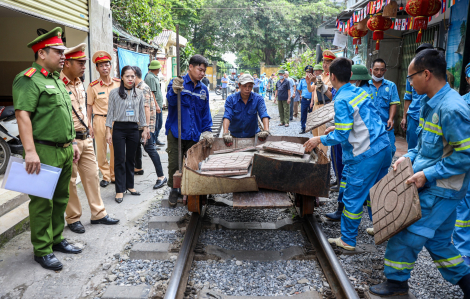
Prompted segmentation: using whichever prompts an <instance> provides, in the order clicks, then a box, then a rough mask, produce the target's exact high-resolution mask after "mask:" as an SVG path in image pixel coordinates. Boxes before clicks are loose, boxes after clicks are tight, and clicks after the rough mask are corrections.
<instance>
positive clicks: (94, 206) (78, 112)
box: [60, 44, 119, 234]
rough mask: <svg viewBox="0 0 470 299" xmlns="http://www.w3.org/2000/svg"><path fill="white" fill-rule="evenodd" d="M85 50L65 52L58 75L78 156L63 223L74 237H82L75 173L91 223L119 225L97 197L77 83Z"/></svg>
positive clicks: (96, 179) (83, 66)
mask: <svg viewBox="0 0 470 299" xmlns="http://www.w3.org/2000/svg"><path fill="white" fill-rule="evenodd" d="M85 47H86V45H85V44H80V45H78V46H76V47H73V48H70V49H67V50H66V51H65V53H64V54H65V63H64V68H63V69H62V72H61V73H60V79H61V80H62V82H64V84H65V89H66V90H67V92H68V94H69V96H70V99H71V101H72V118H73V124H74V127H75V132H76V137H75V141H76V142H77V146H78V149H79V152H80V159H79V160H78V162H76V163H73V168H72V177H71V179H70V186H69V189H70V197H69V202H68V204H67V208H66V210H65V214H66V216H65V220H66V221H67V226H68V227H69V228H70V230H71V231H73V232H74V233H78V234H83V233H84V232H85V227H84V226H83V225H82V223H81V222H80V217H81V216H82V206H81V204H80V199H79V198H78V194H77V184H76V181H77V173H79V174H80V178H81V179H82V184H83V189H84V190H85V194H86V196H87V198H88V204H89V205H90V209H91V223H92V224H117V223H118V222H119V220H117V219H112V218H110V217H109V216H108V214H107V213H106V209H105V208H104V204H103V200H102V199H101V195H100V187H99V183H100V179H99V176H98V163H97V162H96V156H95V151H94V149H93V139H91V138H90V136H89V135H88V127H87V126H86V123H87V117H86V108H85V105H86V103H85V99H86V96H85V88H84V86H83V83H82V81H81V80H80V77H81V76H83V74H84V72H85V69H86V63H87V60H88V58H86V54H85Z"/></svg>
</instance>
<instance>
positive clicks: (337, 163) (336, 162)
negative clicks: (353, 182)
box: [331, 144, 344, 180]
mask: <svg viewBox="0 0 470 299" xmlns="http://www.w3.org/2000/svg"><path fill="white" fill-rule="evenodd" d="M331 158H332V160H331V163H333V171H334V172H335V176H336V180H340V179H341V178H342V177H343V168H344V165H343V148H342V147H341V144H337V145H333V146H332V147H331Z"/></svg>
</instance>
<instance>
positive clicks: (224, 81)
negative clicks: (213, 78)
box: [220, 77, 229, 88]
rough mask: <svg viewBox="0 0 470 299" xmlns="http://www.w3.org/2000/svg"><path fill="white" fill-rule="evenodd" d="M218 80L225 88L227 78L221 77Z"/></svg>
mask: <svg viewBox="0 0 470 299" xmlns="http://www.w3.org/2000/svg"><path fill="white" fill-rule="evenodd" d="M220 82H221V83H222V88H227V83H228V82H229V79H228V78H224V77H222V79H221V80H220Z"/></svg>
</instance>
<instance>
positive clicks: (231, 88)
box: [215, 83, 237, 96]
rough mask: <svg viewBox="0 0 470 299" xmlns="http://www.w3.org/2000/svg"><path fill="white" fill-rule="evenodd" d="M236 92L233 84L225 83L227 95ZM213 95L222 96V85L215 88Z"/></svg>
mask: <svg viewBox="0 0 470 299" xmlns="http://www.w3.org/2000/svg"><path fill="white" fill-rule="evenodd" d="M236 91H237V89H236V87H235V83H227V93H228V94H233V93H235V92H236ZM215 94H216V95H218V96H220V95H221V94H222V85H217V86H216V87H215Z"/></svg>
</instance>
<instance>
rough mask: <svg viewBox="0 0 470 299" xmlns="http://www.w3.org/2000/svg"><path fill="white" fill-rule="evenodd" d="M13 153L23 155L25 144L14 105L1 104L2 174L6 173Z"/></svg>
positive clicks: (0, 163) (0, 160)
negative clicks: (21, 138)
mask: <svg viewBox="0 0 470 299" xmlns="http://www.w3.org/2000/svg"><path fill="white" fill-rule="evenodd" d="M12 154H18V155H23V144H22V143H21V140H20V131H19V129H18V122H17V120H16V116H15V108H14V107H13V106H6V107H5V106H0V174H4V173H5V171H6V169H7V166H8V162H9V161H10V157H11V155H12Z"/></svg>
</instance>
